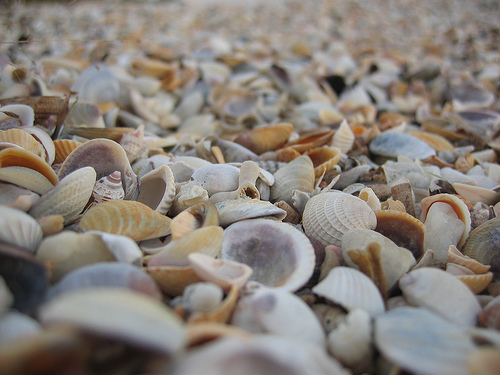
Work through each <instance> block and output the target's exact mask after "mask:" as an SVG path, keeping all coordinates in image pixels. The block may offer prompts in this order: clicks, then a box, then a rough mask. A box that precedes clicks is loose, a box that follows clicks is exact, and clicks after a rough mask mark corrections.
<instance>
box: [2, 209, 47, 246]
mask: <svg viewBox="0 0 500 375" xmlns="http://www.w3.org/2000/svg"><path fill="white" fill-rule="evenodd" d="M42 235H43V233H42V229H41V227H40V225H39V224H38V223H37V222H36V220H35V219H33V217H31V216H30V215H28V214H26V213H25V212H22V211H20V210H18V209H15V208H10V207H7V206H3V205H0V240H1V241H2V242H7V243H9V244H12V245H16V246H19V247H22V248H23V249H26V250H29V251H31V252H32V253H35V252H36V250H37V249H38V246H39V245H40V243H41V242H42Z"/></svg>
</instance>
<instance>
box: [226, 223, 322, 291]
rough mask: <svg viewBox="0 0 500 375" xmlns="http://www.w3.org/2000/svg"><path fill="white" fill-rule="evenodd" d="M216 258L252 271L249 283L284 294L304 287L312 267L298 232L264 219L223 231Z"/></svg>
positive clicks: (307, 246)
mask: <svg viewBox="0 0 500 375" xmlns="http://www.w3.org/2000/svg"><path fill="white" fill-rule="evenodd" d="M220 257H221V258H222V259H229V260H233V261H237V262H240V263H245V264H247V265H249V266H250V267H252V269H253V274H252V277H251V280H255V281H259V282H260V283H262V284H264V285H266V286H269V287H275V288H280V289H283V290H287V291H296V290H298V289H299V288H300V287H302V286H303V285H305V284H306V282H307V281H308V280H309V279H310V277H311V276H312V273H313V270H314V264H315V254H314V249H313V247H312V245H311V243H310V242H309V240H308V239H307V237H306V236H305V235H304V234H303V233H302V232H300V231H299V230H298V229H295V228H293V227H292V226H290V225H289V224H286V223H281V222H278V221H272V220H266V219H250V220H243V221H239V222H237V223H234V224H232V225H230V226H229V227H227V228H226V229H225V231H224V240H223V242H222V250H221V256H220Z"/></svg>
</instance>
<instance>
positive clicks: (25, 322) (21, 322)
mask: <svg viewBox="0 0 500 375" xmlns="http://www.w3.org/2000/svg"><path fill="white" fill-rule="evenodd" d="M41 330H42V326H41V325H40V323H38V322H37V321H36V320H35V319H33V318H32V317H30V316H29V315H26V314H22V313H20V312H17V311H15V310H13V311H10V312H9V313H7V314H5V315H3V316H2V317H1V318H0V343H1V344H4V345H5V344H6V343H8V342H9V340H12V341H14V340H16V339H19V338H25V337H29V336H35V335H36V334H37V333H39V332H40V331H41Z"/></svg>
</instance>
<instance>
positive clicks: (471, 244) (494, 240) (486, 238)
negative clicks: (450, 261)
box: [462, 217, 500, 273]
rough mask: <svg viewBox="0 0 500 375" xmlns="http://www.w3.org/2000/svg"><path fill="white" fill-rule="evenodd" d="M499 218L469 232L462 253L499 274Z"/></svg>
mask: <svg viewBox="0 0 500 375" xmlns="http://www.w3.org/2000/svg"><path fill="white" fill-rule="evenodd" d="M499 250H500V217H496V218H493V219H491V220H488V221H486V222H485V223H483V224H481V225H480V226H478V227H477V228H476V229H474V230H473V231H472V232H470V234H469V237H468V238H467V241H466V242H465V245H464V246H463V248H462V253H463V254H464V255H467V256H468V257H471V258H473V259H476V260H477V261H479V262H481V263H482V264H485V265H490V266H491V268H490V271H491V272H493V273H499V272H500V251H499Z"/></svg>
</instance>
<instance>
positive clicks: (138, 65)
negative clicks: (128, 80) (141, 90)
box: [130, 58, 177, 78]
mask: <svg viewBox="0 0 500 375" xmlns="http://www.w3.org/2000/svg"><path fill="white" fill-rule="evenodd" d="M130 69H131V70H132V72H133V73H134V74H135V75H137V76H148V77H155V78H164V77H165V76H167V75H171V74H172V73H173V72H174V73H175V72H176V71H177V66H176V65H175V64H168V63H166V62H163V61H161V60H156V59H149V58H136V59H134V60H133V61H132V63H131V64H130Z"/></svg>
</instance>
